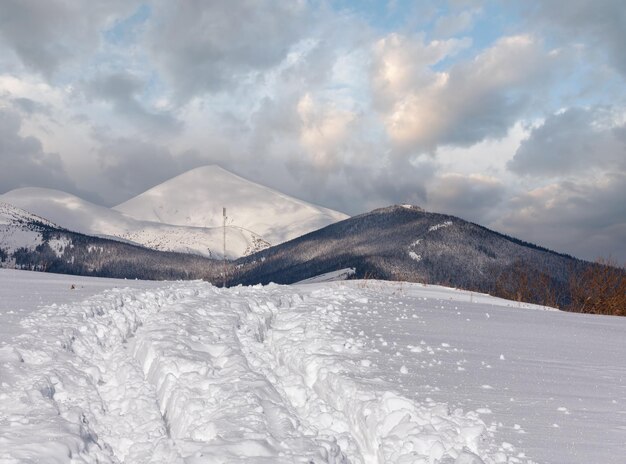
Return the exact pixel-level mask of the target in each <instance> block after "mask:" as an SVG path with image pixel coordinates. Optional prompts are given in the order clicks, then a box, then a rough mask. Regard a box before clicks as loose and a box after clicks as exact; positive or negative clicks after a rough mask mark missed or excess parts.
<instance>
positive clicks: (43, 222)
mask: <svg viewBox="0 0 626 464" xmlns="http://www.w3.org/2000/svg"><path fill="white" fill-rule="evenodd" d="M56 227H57V226H56V225H55V224H53V223H52V222H50V221H48V220H47V219H44V218H42V217H40V216H37V215H35V214H32V213H29V212H28V211H24V210H23V209H20V208H17V207H15V206H13V205H10V204H8V203H3V202H1V201H0V261H2V262H4V261H5V260H6V259H7V258H8V255H9V254H10V253H12V252H14V251H15V250H17V249H18V248H21V247H25V248H29V249H32V248H35V247H36V246H37V245H40V244H41V243H42V242H43V240H42V230H43V229H45V228H56Z"/></svg>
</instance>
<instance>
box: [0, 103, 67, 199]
mask: <svg viewBox="0 0 626 464" xmlns="http://www.w3.org/2000/svg"><path fill="white" fill-rule="evenodd" d="M21 125H22V120H21V118H20V116H19V115H18V114H17V113H15V112H13V111H10V110H6V109H1V108H0V192H2V193H4V192H7V191H9V190H12V189H15V188H19V187H31V186H36V187H48V188H57V189H64V190H72V189H74V187H73V182H72V181H71V180H70V179H69V177H68V176H67V174H66V172H65V169H64V167H63V163H62V161H61V158H60V156H59V155H57V154H55V153H46V152H45V151H44V150H43V147H42V145H41V142H40V141H39V139H37V138H35V137H32V136H29V137H23V136H21V135H20V133H19V132H20V127H21Z"/></svg>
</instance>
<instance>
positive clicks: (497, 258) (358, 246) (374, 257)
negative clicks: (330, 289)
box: [231, 206, 589, 300]
mask: <svg viewBox="0 0 626 464" xmlns="http://www.w3.org/2000/svg"><path fill="white" fill-rule="evenodd" d="M235 264H236V270H235V272H234V274H233V275H232V276H231V283H232V284H238V283H242V284H254V283H268V282H276V283H292V282H297V281H300V280H303V279H306V278H309V277H312V276H315V275H319V274H322V273H325V272H330V271H334V270H337V269H342V268H354V269H355V271H356V272H355V277H356V278H368V277H369V278H378V279H385V280H404V281H411V282H425V283H431V284H442V285H449V286H454V287H460V288H467V289H474V290H478V291H483V292H491V293H498V292H496V290H497V289H496V287H497V286H502V287H504V286H508V287H510V288H508V290H509V291H511V292H515V291H516V290H517V289H516V288H513V287H515V285H513V283H512V282H511V280H512V279H513V276H515V279H517V278H518V277H519V276H520V275H521V274H525V275H527V276H528V278H529V279H530V281H529V282H528V285H529V286H530V285H535V286H543V287H545V288H549V289H550V291H551V292H552V295H550V298H556V299H560V300H563V299H567V298H568V297H567V294H566V293H567V292H566V291H565V287H566V285H567V283H568V281H569V277H570V273H571V272H572V271H574V270H576V269H579V268H581V267H584V266H586V265H588V264H589V263H585V262H583V261H580V260H577V259H575V258H573V257H571V256H568V255H564V254H559V253H556V252H553V251H550V250H547V249H545V248H542V247H539V246H536V245H533V244H530V243H526V242H523V241H521V240H517V239H515V238H512V237H508V236H506V235H503V234H500V233H497V232H494V231H492V230H489V229H487V228H485V227H482V226H479V225H476V224H473V223H471V222H468V221H465V220H462V219H459V218H457V217H454V216H448V215H444V214H437V213H429V212H425V211H423V210H422V209H421V208H418V207H414V206H390V207H387V208H381V209H377V210H374V211H372V212H370V213H366V214H362V215H360V216H355V217H353V218H349V219H346V220H344V221H341V222H338V223H336V224H332V225H330V226H327V227H325V228H323V229H320V230H318V231H315V232H312V233H309V234H307V235H304V236H302V237H299V238H297V239H294V240H291V241H289V242H286V243H284V244H282V245H279V246H275V247H272V248H269V249H267V250H264V251H261V252H259V253H256V254H254V255H251V256H248V257H246V258H242V259H239V260H238V261H236V262H235ZM540 280H541V282H540ZM500 290H501V291H500V293H502V291H503V290H505V289H504V288H501V289H500ZM535 299H536V300H537V299H539V298H535Z"/></svg>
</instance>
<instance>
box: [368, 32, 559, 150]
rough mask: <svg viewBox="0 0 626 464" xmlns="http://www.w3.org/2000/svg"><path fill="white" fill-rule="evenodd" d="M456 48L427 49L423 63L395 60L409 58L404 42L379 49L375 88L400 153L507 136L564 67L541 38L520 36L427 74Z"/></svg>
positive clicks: (465, 144) (385, 44) (385, 42)
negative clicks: (557, 69)
mask: <svg viewBox="0 0 626 464" xmlns="http://www.w3.org/2000/svg"><path fill="white" fill-rule="evenodd" d="M452 44H455V42H450V41H448V42H445V43H444V45H445V46H444V45H442V44H441V43H440V42H436V43H435V44H434V45H430V46H426V47H422V50H424V51H425V52H427V53H425V54H422V56H421V57H420V58H421V59H420V58H418V59H407V58H409V57H404V58H403V59H399V58H394V56H398V57H402V55H403V54H404V48H405V46H404V41H398V40H392V41H390V42H388V41H387V40H385V41H384V42H383V43H379V44H378V46H377V66H376V72H375V74H374V89H375V92H376V93H378V94H380V93H382V94H383V100H385V101H386V102H387V103H388V105H387V108H384V107H383V108H381V109H382V116H383V119H384V124H385V126H386V128H387V132H388V134H389V137H390V139H391V141H392V143H393V144H394V147H395V149H396V150H399V151H400V152H402V153H406V152H434V151H435V150H436V149H437V147H438V146H440V145H456V146H471V145H473V144H475V143H478V142H480V141H482V140H484V139H485V138H501V137H504V136H505V135H506V134H507V132H508V130H509V128H510V127H511V126H512V125H513V124H514V123H515V122H516V121H517V120H518V119H519V118H520V116H521V115H522V114H523V113H524V111H525V110H526V109H527V108H528V107H529V104H530V103H531V101H533V93H534V92H537V91H538V90H539V89H540V88H542V87H543V86H545V85H546V84H547V83H548V82H549V80H550V75H551V73H552V71H553V70H554V67H555V65H556V64H557V62H558V59H557V58H558V56H557V55H556V54H552V53H546V52H545V51H544V50H543V47H542V44H541V43H540V42H539V41H537V40H536V39H534V38H532V37H530V36H526V35H520V36H512V37H504V38H501V39H499V40H498V41H497V42H496V43H495V44H494V45H493V46H492V47H490V48H488V49H486V50H484V51H483V52H481V53H480V54H478V55H477V56H476V57H475V58H474V59H473V60H470V61H465V62H460V63H457V64H455V65H453V66H452V67H451V68H450V69H449V70H448V71H445V72H444V71H442V72H435V71H432V70H430V69H424V65H425V64H426V65H428V64H429V63H431V64H432V63H436V62H437V61H438V60H440V59H441V56H442V55H443V56H445V55H446V54H447V53H449V51H448V49H449V48H450V46H451V45H452ZM433 48H434V50H436V51H438V53H434V51H433V50H432V49H433ZM395 62H400V63H402V65H400V66H396V65H395V64H394V63H395Z"/></svg>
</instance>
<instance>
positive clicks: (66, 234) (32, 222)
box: [0, 202, 222, 282]
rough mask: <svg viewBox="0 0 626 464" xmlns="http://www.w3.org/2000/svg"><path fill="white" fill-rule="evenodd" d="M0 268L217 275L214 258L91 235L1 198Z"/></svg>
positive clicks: (126, 275) (150, 275)
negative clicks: (58, 223)
mask: <svg viewBox="0 0 626 464" xmlns="http://www.w3.org/2000/svg"><path fill="white" fill-rule="evenodd" d="M0 267H11V268H13V267H16V268H21V269H29V270H37V271H46V272H55V273H64V274H75V275H88V276H89V275H91V276H100V277H118V278H129V279H135V278H137V279H155V280H163V279H205V280H209V281H212V282H217V281H218V280H220V276H221V275H222V274H221V272H222V267H221V265H220V266H218V262H217V261H214V260H211V259H207V258H203V257H201V256H197V255H193V254H184V253H172V252H163V251H155V250H151V249H148V248H144V247H141V246H138V245H134V244H130V243H125V242H120V241H118V240H111V239H107V238H102V237H94V236H89V235H84V234H81V233H77V232H72V231H69V230H66V229H63V228H61V227H59V226H57V225H56V224H54V223H52V222H50V221H48V220H46V219H44V218H42V217H39V216H37V215H34V214H32V213H30V212H27V211H24V210H22V209H19V208H16V207H15V206H13V205H9V204H7V203H2V202H0Z"/></svg>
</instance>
